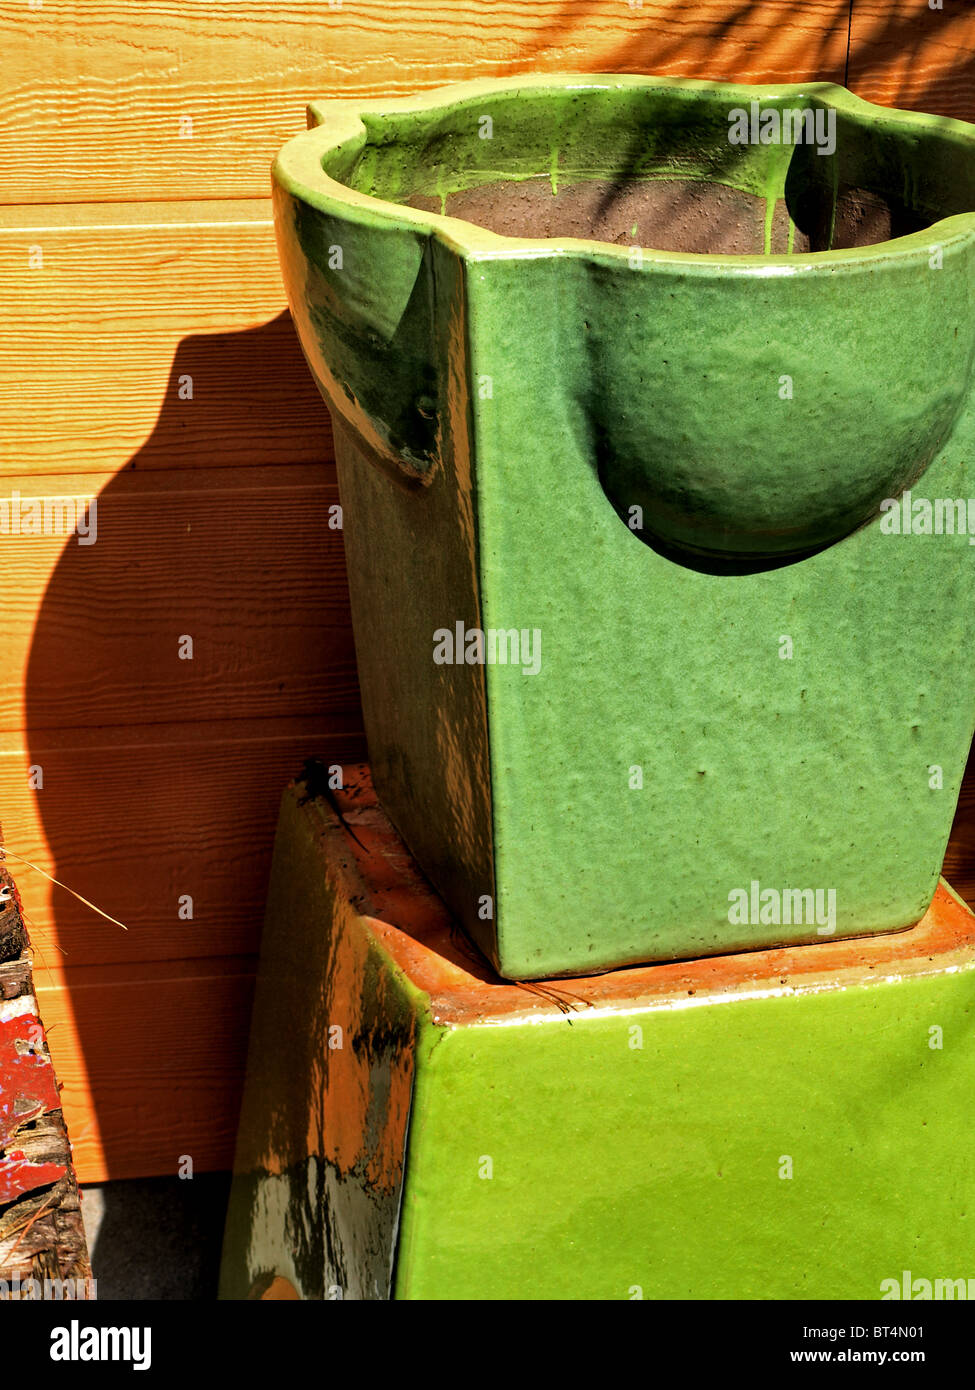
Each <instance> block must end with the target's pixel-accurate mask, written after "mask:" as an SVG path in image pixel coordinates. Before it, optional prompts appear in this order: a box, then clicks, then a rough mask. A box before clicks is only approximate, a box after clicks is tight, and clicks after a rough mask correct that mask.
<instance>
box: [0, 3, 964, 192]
mask: <svg viewBox="0 0 975 1390" xmlns="http://www.w3.org/2000/svg"><path fill="white" fill-rule="evenodd" d="M918 3H920V0H918ZM949 3H950V0H949ZM847 10H848V3H847V0H803V3H802V4H796V3H795V0H761V2H760V3H755V0H633V3H632V5H631V4H630V3H628V0H531V2H530V3H527V2H526V0H426V3H406V0H342V3H332V4H330V3H328V0H288V3H278V2H277V0H255V2H254V3H246V0H240V3H225V2H224V0H173V3H171V4H166V5H162V4H158V3H146V2H145V0H59V3H58V4H57V5H54V4H48V5H46V6H45V7H44V8H43V9H41V10H36V11H33V10H30V9H28V7H27V5H26V4H25V3H23V0H0V51H2V52H3V53H4V61H5V65H6V66H7V67H8V69H9V70H10V71H11V72H13V73H15V74H16V80H17V99H16V100H14V101H8V102H7V103H5V105H4V109H3V113H2V124H0V165H2V167H3V168H4V169H5V170H6V176H5V179H4V182H3V187H2V190H0V198H2V199H3V200H5V201H7V202H10V203H24V202H63V201H99V202H100V201H106V200H111V199H119V200H127V199H131V200H137V199H167V198H169V199H171V198H186V197H192V198H205V197H241V196H245V195H257V196H261V195H264V194H266V192H267V188H268V165H269V163H270V160H271V159H272V157H273V155H274V154H275V152H276V151H277V149H278V147H279V146H280V145H281V143H282V142H283V141H284V140H285V139H286V138H287V137H288V136H289V135H291V134H294V133H296V132H297V131H298V130H300V129H301V128H302V127H303V124H304V108H305V103H306V102H307V101H308V100H309V99H311V98H312V97H314V96H322V95H326V94H328V95H333V96H338V95H343V94H348V95H355V96H362V95H366V94H369V95H377V94H380V93H383V94H387V95H400V94H404V93H408V92H411V91H416V90H419V89H421V88H424V87H431V86H437V85H440V84H443V83H447V82H456V81H460V80H463V79H465V78H470V77H486V76H491V75H502V74H509V73H519V72H532V71H536V72H543V71H548V72H552V71H558V70H560V69H561V70H567V71H570V72H575V71H579V72H599V71H603V72H612V71H619V72H655V73H662V74H666V75H675V76H676V75H683V76H705V77H708V76H713V77H723V78H738V79H740V80H742V81H780V82H782V81H795V80H802V79H804V78H814V77H820V78H830V79H834V80H836V79H841V78H842V75H843V65H844V58H845V52H846V37H847ZM66 130H67V131H70V139H65V131H66Z"/></svg>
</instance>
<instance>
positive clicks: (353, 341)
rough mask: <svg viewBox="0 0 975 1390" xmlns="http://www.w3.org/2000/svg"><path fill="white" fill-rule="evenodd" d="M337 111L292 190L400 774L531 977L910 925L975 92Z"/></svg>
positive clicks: (285, 229) (538, 82)
mask: <svg viewBox="0 0 975 1390" xmlns="http://www.w3.org/2000/svg"><path fill="white" fill-rule="evenodd" d="M793 112H796V113H808V114H806V115H796V116H793V115H792V114H791V113H793ZM770 113H774V114H770ZM310 117H311V119H312V121H313V122H314V123H315V124H314V125H313V127H312V128H311V129H310V130H309V131H308V132H307V133H305V134H303V135H299V136H298V137H296V138H295V139H293V140H291V141H290V142H289V143H288V144H287V145H286V146H285V147H284V149H283V150H282V152H281V154H280V155H279V156H278V159H277V160H276V162H275V165H274V197H275V214H276V223H277V230H278V239H279V247H280V254H281V261H282V267H283V273H284V280H285V284H286V287H287V292H288V296H289V301H290V304H291V310H292V314H293V316H294V320H295V323H296V325H297V328H298V333H299V335H300V338H301V341H302V344H303V347H304V351H305V354H306V357H307V359H308V362H309V365H310V367H311V370H312V372H313V373H314V376H315V379H316V381H317V382H318V384H319V386H320V388H321V390H322V393H323V395H324V396H325V398H326V400H327V401H328V404H329V407H330V409H331V413H332V419H333V423H334V430H335V438H336V452H337V459H338V470H339V486H340V493H341V499H342V503H343V509H344V527H345V543H346V553H347V558H348V567H349V583H350V589H351V597H352V612H353V621H354V624H355V631H356V641H357V653H358V663H359V674H360V681H361V686H362V697H363V707H364V713H365V721H366V731H367V736H368V741H369V750H370V757H371V760H372V767H373V776H374V780H375V784H376V787H377V789H378V791H379V794H380V796H381V799H382V802H383V805H384V807H385V808H386V810H387V812H388V813H389V815H390V816H391V818H392V820H393V821H394V823H395V824H396V826H397V827H398V829H399V830H400V832H401V833H402V835H403V837H404V839H405V840H406V841H407V843H408V844H409V846H410V848H411V850H412V851H413V853H414V854H415V855H416V858H417V860H418V861H419V863H420V864H421V866H422V867H423V869H424V870H425V872H426V873H427V874H428V876H429V877H430V879H431V880H432V882H433V883H434V884H435V885H436V887H437V888H438V889H439V891H440V893H441V894H442V896H443V897H444V898H445V899H446V901H447V902H448V904H449V905H450V907H451V908H452V909H453V911H454V913H455V914H456V915H457V917H458V918H459V920H460V921H461V922H462V923H463V925H464V926H465V928H466V929H467V930H468V932H469V933H470V934H471V935H472V936H473V937H474V939H475V940H476V941H477V942H478V944H479V945H480V946H481V947H482V949H483V950H484V951H485V952H486V953H487V954H488V955H489V956H490V958H491V960H492V961H493V963H494V964H495V966H496V967H497V968H498V970H499V971H500V972H501V974H503V975H505V976H508V977H511V978H532V977H542V976H549V975H557V974H571V973H573V972H576V973H579V972H583V971H585V972H592V971H593V970H598V969H603V968H610V967H613V966H619V965H625V964H629V963H634V962H639V961H652V960H658V959H659V960H662V959H673V958H679V957H685V956H686V957H693V956H699V955H705V954H711V953H715V952H728V951H736V950H742V949H749V948H757V947H763V946H769V945H774V944H777V943H789V942H802V941H807V940H816V939H818V938H821V937H822V936H823V935H827V934H834V935H835V936H837V937H839V936H852V935H859V934H865V933H871V932H881V931H892V930H896V929H899V928H903V927H906V926H908V925H910V924H912V923H914V922H916V921H917V920H918V919H919V918H920V917H921V916H922V914H923V913H924V911H925V909H926V908H927V906H928V903H929V902H930V900H931V898H932V895H933V893H934V891H935V886H936V883H937V879H938V872H939V869H940V865H941V860H942V857H943V853H944V848H945V844H946V841H947V837H948V833H949V829H950V826H951V820H952V815H953V811H954V808H955V804H956V801H957V796H958V791H959V786H960V782H961V778H962V774H963V772H964V767H965V760H966V757H967V754H968V748H969V744H970V741H971V736H972V727H973V709H975V701H973V695H975V690H973V685H972V674H971V662H970V653H971V650H972V640H971V639H972V635H973V632H972V628H973V604H972V598H973V592H972V591H973V581H972V575H973V567H975V551H973V550H971V549H970V548H969V532H970V533H971V535H972V536H975V503H973V504H972V506H971V507H970V508H969V507H968V506H967V499H968V497H969V495H970V494H972V493H973V491H975V489H973V488H972V485H971V479H972V473H973V468H975V406H973V397H972V360H973V346H975V312H973V300H975V127H972V126H969V125H966V124H963V123H961V122H958V121H951V120H947V119H942V118H935V117H930V116H923V115H918V114H915V113H909V112H903V111H891V110H887V109H883V108H880V107H877V106H873V105H870V104H868V103H866V102H863V101H860V100H859V99H857V98H856V97H854V96H852V95H851V94H850V93H849V92H847V91H845V90H844V89H842V88H839V87H835V86H832V85H829V84H825V83H812V84H809V85H806V86H795V87H784V86H771V87H762V88H753V87H741V86H726V85H722V84H718V83H708V82H691V81H679V82H676V81H669V80H665V79H659V78H643V77H579V76H572V77H570V76H557V77H538V78H534V77H532V78H527V79H510V80H502V81H496V82H475V83H470V84H466V85H463V86H460V87H454V88H448V89H444V90H441V91H436V92H432V93H427V94H425V95H423V96H420V97H417V98H415V99H409V100H390V101H381V102H378V103H375V104H365V105H360V104H359V103H357V102H348V101H323V102H316V103H313V104H312V106H311V107H310ZM743 120H744V124H742V121H743ZM766 140H767V143H766ZM472 218H473V219H476V220H478V221H483V222H486V223H488V224H492V223H493V225H494V226H495V228H498V227H500V228H501V230H500V231H499V230H491V229H490V225H489V226H481V225H475V221H473V220H470V219H472ZM590 227H598V228H599V234H600V236H605V237H606V238H607V239H606V240H594V239H585V238H584V237H583V238H580V237H579V236H578V235H576V236H572V235H565V231H566V229H567V228H568V229H570V230H572V231H576V232H577V231H578V230H579V229H580V228H581V229H582V230H583V231H586V230H588V229H589V228H590ZM540 229H541V231H542V232H543V234H542V235H524V234H517V235H514V234H507V233H510V232H525V231H528V232H533V233H534V232H538V231H539V230H540ZM660 247H663V248H665V249H656V248H660ZM895 503H896V506H895ZM929 503H930V504H931V505H930V506H929V505H928V504H929ZM948 503H950V505H948ZM956 503H957V504H958V505H956ZM925 517H927V521H928V524H926V523H925ZM969 522H970V524H969ZM482 634H484V635H483V638H482Z"/></svg>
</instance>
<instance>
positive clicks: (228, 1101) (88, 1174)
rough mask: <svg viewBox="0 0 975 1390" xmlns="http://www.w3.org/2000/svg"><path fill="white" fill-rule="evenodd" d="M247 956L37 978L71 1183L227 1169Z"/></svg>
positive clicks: (239, 1071)
mask: <svg viewBox="0 0 975 1390" xmlns="http://www.w3.org/2000/svg"><path fill="white" fill-rule="evenodd" d="M254 971H255V962H254V960H253V958H247V957H243V958H226V957H225V958H223V959H218V960H200V961H196V960H194V961H189V962H182V963H180V962H174V963H172V964H170V965H156V966H153V965H147V966H145V967H143V968H141V969H137V970H134V969H132V968H130V967H118V966H116V967H98V968H91V969H87V970H85V969H81V970H71V971H68V972H56V973H54V974H53V975H50V976H49V977H46V976H45V972H44V971H43V970H40V969H36V974H35V984H36V986H37V994H38V1003H39V1006H40V1009H41V1011H42V1013H43V1016H44V1020H45V1024H46V1026H47V1030H48V1036H49V1046H50V1049H51V1056H52V1058H53V1060H54V1065H55V1068H56V1070H57V1073H58V1078H59V1080H60V1081H61V1083H62V1086H63V1089H62V1092H61V1103H62V1106H63V1108H64V1116H65V1120H66V1121H67V1125H68V1132H69V1134H70V1135H71V1144H72V1153H73V1158H74V1164H75V1169H76V1172H77V1176H78V1181H79V1182H82V1183H86V1182H104V1181H106V1180H107V1179H110V1178H134V1177H148V1176H153V1175H162V1174H167V1175H170V1176H173V1175H175V1174H177V1172H178V1171H179V1165H180V1160H181V1159H182V1158H183V1157H184V1155H185V1156H188V1157H190V1158H191V1159H192V1161H193V1169H194V1171H196V1172H206V1171H208V1170H215V1169H226V1168H229V1167H230V1166H231V1163H232V1161H233V1151H234V1137H235V1132H236V1126H237V1111H238V1106H239V1102H240V1091H241V1087H242V1084H243V1076H244V1064H245V1059H246V1054H247V1035H248V1026H249V1021H250V1006H251V998H252V994H253V988H254Z"/></svg>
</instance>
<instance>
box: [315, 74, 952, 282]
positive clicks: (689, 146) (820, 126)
mask: <svg viewBox="0 0 975 1390" xmlns="http://www.w3.org/2000/svg"><path fill="white" fill-rule="evenodd" d="M363 122H364V125H365V134H364V136H363V137H362V139H361V140H360V141H359V142H358V143H357V144H355V145H353V143H352V142H349V143H347V144H345V145H344V146H343V147H342V149H341V150H338V151H335V152H333V153H332V154H331V155H330V156H329V157H328V158H326V161H325V165H324V167H325V171H326V172H327V173H329V174H330V175H331V176H332V177H333V178H335V179H337V180H338V181H339V182H341V183H344V184H346V185H347V186H348V187H350V188H353V189H355V190H356V191H358V192H360V193H365V194H367V195H369V196H372V197H376V198H381V199H383V200H385V201H387V202H394V203H401V204H405V205H406V206H409V207H416V208H423V209H426V210H427V211H431V212H438V213H445V214H446V215H448V216H451V217H458V218H462V219H464V220H465V221H468V222H473V223H476V224H478V225H479V226H482V227H487V228H489V229H490V230H491V231H494V232H498V233H500V234H502V235H505V236H513V237H559V238H561V237H584V238H589V239H594V240H598V241H605V242H611V243H614V244H616V245H627V244H632V245H635V246H641V247H647V248H653V249H657V250H663V251H682V252H695V253H710V254H720V255H787V254H799V253H805V252H815V251H828V250H835V249H840V248H844V247H859V246H870V245H874V244H876V243H878V242H883V241H889V240H891V239H892V238H895V237H899V236H906V235H908V234H910V233H912V232H916V231H920V230H922V229H923V228H925V227H928V226H931V225H932V223H934V222H936V221H939V220H940V219H941V218H944V217H948V216H951V215H953V214H955V213H961V212H970V211H973V210H975V167H973V165H975V161H973V158H972V151H971V146H970V144H969V142H968V141H966V140H964V139H963V138H962V137H960V136H959V135H958V134H957V132H955V131H954V130H952V129H948V128H944V127H942V128H939V123H938V120H937V118H932V117H925V118H919V123H918V124H917V125H914V124H913V123H912V124H911V125H910V126H907V125H905V124H903V123H902V122H900V121H897V120H895V119H893V118H891V119H889V120H888V119H886V118H885V117H884V115H883V114H881V115H879V116H874V115H872V114H871V113H866V114H865V115H862V116H861V115H859V114H857V115H856V116H851V115H849V114H848V113H846V112H843V111H840V110H838V109H836V108H835V107H831V106H830V105H829V103H828V102H827V101H825V100H824V99H823V98H822V97H820V96H816V95H814V94H812V93H811V94H810V95H808V96H803V95H801V94H794V95H791V96H788V97H785V96H777V97H774V98H766V99H763V100H762V101H754V102H752V101H746V100H743V99H742V94H741V92H738V93H734V94H729V93H727V92H722V91H721V90H715V91H709V90H702V91H697V90H693V89H689V88H669V87H668V88H658V87H649V88H600V87H583V88H580V89H573V88H572V87H562V88H557V89H535V90H532V89H531V88H525V89H524V90H517V91H507V92H498V93H493V94H487V95H485V96H483V97H480V98H468V99H466V100H464V101H462V102H458V103H457V104H455V105H449V106H443V107H440V108H438V109H434V110H430V111H422V112H410V113H396V114H392V115H391V114H388V113H387V114H382V115H380V114H369V113H365V114H364V115H363Z"/></svg>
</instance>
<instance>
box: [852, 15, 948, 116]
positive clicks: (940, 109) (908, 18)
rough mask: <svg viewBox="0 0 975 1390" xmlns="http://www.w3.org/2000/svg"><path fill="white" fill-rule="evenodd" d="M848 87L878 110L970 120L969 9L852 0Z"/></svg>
mask: <svg viewBox="0 0 975 1390" xmlns="http://www.w3.org/2000/svg"><path fill="white" fill-rule="evenodd" d="M850 86H851V87H852V88H853V90H854V91H855V92H857V93H858V94H859V95H860V96H862V97H865V98H866V99H867V101H876V102H879V103H880V104H881V105H884V106H906V107H910V108H912V109H914V110H918V111H933V112H935V113H936V114H937V115H940V116H955V117H957V118H958V119H959V120H963V121H975V6H972V5H971V4H965V3H959V0H944V4H943V8H940V9H932V8H931V7H930V5H929V4H928V3H927V0H855V3H854V7H853V43H852V49H851V56H850Z"/></svg>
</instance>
